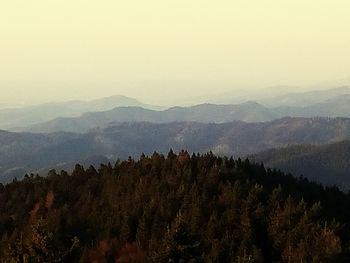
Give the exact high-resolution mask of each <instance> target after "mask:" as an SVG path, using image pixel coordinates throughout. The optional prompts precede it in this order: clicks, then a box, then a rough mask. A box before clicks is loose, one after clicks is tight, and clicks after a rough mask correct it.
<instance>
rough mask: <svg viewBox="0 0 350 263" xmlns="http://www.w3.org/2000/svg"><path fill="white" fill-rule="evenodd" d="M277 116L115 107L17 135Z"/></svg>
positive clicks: (243, 110)
mask: <svg viewBox="0 0 350 263" xmlns="http://www.w3.org/2000/svg"><path fill="white" fill-rule="evenodd" d="M277 117H278V115H277V114H276V113H275V112H274V111H272V110H269V109H268V108H266V107H264V106H262V105H260V104H258V103H256V102H246V103H243V104H237V105H215V104H201V105H196V106H192V107H173V108H170V109H167V110H163V111H156V110H149V109H144V108H141V107H118V108H115V109H113V110H110V111H105V112H93V113H86V114H84V115H82V116H81V117H77V118H58V119H55V120H52V121H48V122H45V123H40V124H36V125H33V126H30V127H26V128H22V129H19V131H23V130H24V131H30V132H37V133H38V132H41V133H50V132H57V131H66V132H77V133H84V132H87V131H89V130H90V129H94V128H97V127H100V128H104V127H107V126H109V125H110V124H111V123H113V122H153V123H169V122H177V121H178V122H202V123H224V122H232V121H236V120H240V121H247V122H261V121H269V120H272V119H276V118H277Z"/></svg>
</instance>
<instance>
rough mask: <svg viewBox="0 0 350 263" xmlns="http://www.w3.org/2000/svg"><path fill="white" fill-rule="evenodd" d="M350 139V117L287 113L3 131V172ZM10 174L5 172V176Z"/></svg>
mask: <svg viewBox="0 0 350 263" xmlns="http://www.w3.org/2000/svg"><path fill="white" fill-rule="evenodd" d="M347 139H350V119H347V118H283V119H278V120H273V121H270V122H261V123H246V122H242V121H236V122H230V123H221V124H215V123H196V122H173V123H158V124H156V123H147V122H135V123H115V124H114V125H113V126H110V127H107V128H104V129H101V128H97V129H93V130H90V131H89V132H88V133H84V134H78V133H66V132H59V133H57V132H56V133H48V134H33V133H13V132H5V131H2V132H0V174H3V175H4V174H5V175H7V176H6V180H9V179H10V178H11V176H12V178H13V176H18V177H21V176H23V175H24V172H28V173H29V172H37V171H39V170H42V171H44V170H47V169H49V168H55V167H64V166H65V165H67V164H73V163H74V162H80V161H83V160H86V159H88V158H91V157H93V156H102V157H103V158H108V159H109V160H111V161H115V160H116V159H117V158H128V156H133V157H137V155H138V154H139V153H140V152H144V153H146V154H151V153H153V152H154V151H158V152H160V153H167V152H168V151H169V149H170V148H172V149H174V150H175V151H180V150H181V149H188V150H189V151H191V152H206V151H213V152H214V153H215V154H218V155H234V156H236V157H238V156H247V155H249V154H254V153H258V152H261V151H264V150H267V149H271V148H278V147H285V146H288V145H296V144H315V145H319V144H328V143H333V142H338V141H342V140H347ZM2 181H5V178H4V177H3V180H2Z"/></svg>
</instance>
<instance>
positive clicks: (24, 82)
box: [0, 0, 350, 105]
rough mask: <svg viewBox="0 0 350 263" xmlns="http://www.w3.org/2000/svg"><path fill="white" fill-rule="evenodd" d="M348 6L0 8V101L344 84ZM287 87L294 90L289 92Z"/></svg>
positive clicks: (150, 0)
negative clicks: (331, 83) (325, 82)
mask: <svg viewBox="0 0 350 263" xmlns="http://www.w3.org/2000/svg"><path fill="white" fill-rule="evenodd" d="M349 10H350V1H348V0H318V1H316V0H216V1H213V0H210V1H209V0H147V1H145V0H139V1H136V0H127V1H121V0H119V1H118V0H11V1H1V2H0V92H1V93H0V94H1V95H0V104H6V105H11V104H22V103H39V102H45V101H57V100H68V99H92V98H97V97H104V96H109V95H114V94H124V95H128V96H132V97H136V98H138V99H140V100H142V101H145V102H148V103H157V104H166V103H176V102H179V101H181V100H184V99H185V98H188V97H195V96H197V95H201V96H202V95H208V96H211V95H213V94H215V93H224V92H229V91H233V90H241V89H262V88H265V87H270V86H279V85H288V86H291V87H293V86H306V85H311V84H313V83H319V82H323V81H327V80H338V79H344V78H349V77H350V74H349V70H350V52H349V47H350V15H349ZM291 89H292V88H291Z"/></svg>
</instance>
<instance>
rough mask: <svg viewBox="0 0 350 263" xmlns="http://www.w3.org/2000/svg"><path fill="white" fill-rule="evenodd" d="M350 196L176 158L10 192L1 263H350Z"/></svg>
mask: <svg viewBox="0 0 350 263" xmlns="http://www.w3.org/2000/svg"><path fill="white" fill-rule="evenodd" d="M349 201H350V200H349V195H348V194H345V193H343V192H341V191H339V190H338V189H337V188H329V187H326V188H325V187H323V186H322V185H319V184H316V183H312V182H309V181H308V180H307V179H305V178H295V177H293V176H292V175H288V174H284V173H282V172H280V171H276V170H271V169H266V168H265V167H264V165H263V164H256V163H251V162H250V161H249V160H248V159H246V160H241V159H233V158H226V157H225V158H222V157H217V156H214V155H213V154H212V153H207V154H202V155H200V154H193V155H192V156H191V155H190V154H189V153H188V152H186V151H181V152H180V153H178V154H175V153H174V152H173V151H170V152H169V154H168V155H167V156H164V155H161V154H158V153H154V154H153V155H152V156H145V155H142V156H141V157H140V159H139V160H134V159H132V158H129V159H128V160H125V161H117V162H116V163H115V164H110V163H108V164H102V165H100V167H96V168H95V167H93V166H91V167H88V168H84V167H83V166H81V165H76V167H75V169H74V171H73V172H72V174H68V173H67V172H65V171H61V172H57V171H55V170H52V171H50V172H49V174H48V176H47V177H39V176H36V175H27V176H26V177H25V178H24V179H23V180H21V181H17V180H14V181H13V182H12V183H10V184H7V185H1V184H0V262H117V263H124V262H135V263H136V262H193V263H194V262H242V263H243V262H348V260H349V258H350V254H349V240H350V232H349V230H350V229H349V225H348V222H350V209H349V204H350V202H349Z"/></svg>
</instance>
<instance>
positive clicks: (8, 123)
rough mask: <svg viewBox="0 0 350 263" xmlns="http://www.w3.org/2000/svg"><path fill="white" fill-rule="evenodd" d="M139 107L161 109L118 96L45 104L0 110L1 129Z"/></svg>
mask: <svg viewBox="0 0 350 263" xmlns="http://www.w3.org/2000/svg"><path fill="white" fill-rule="evenodd" d="M124 106H138V107H144V108H150V109H160V108H159V107H157V106H152V105H147V104H144V103H142V102H140V101H138V100H136V99H133V98H130V97H126V96H122V95H116V96H111V97H105V98H101V99H96V100H91V101H67V102H54V103H45V104H41V105H36V106H28V107H23V108H11V109H0V129H13V128H15V127H24V126H30V125H33V124H36V123H40V122H46V121H49V120H52V119H55V118H58V117H78V116H80V115H81V114H83V113H86V112H99V111H106V110H111V109H113V108H115V107H124Z"/></svg>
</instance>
